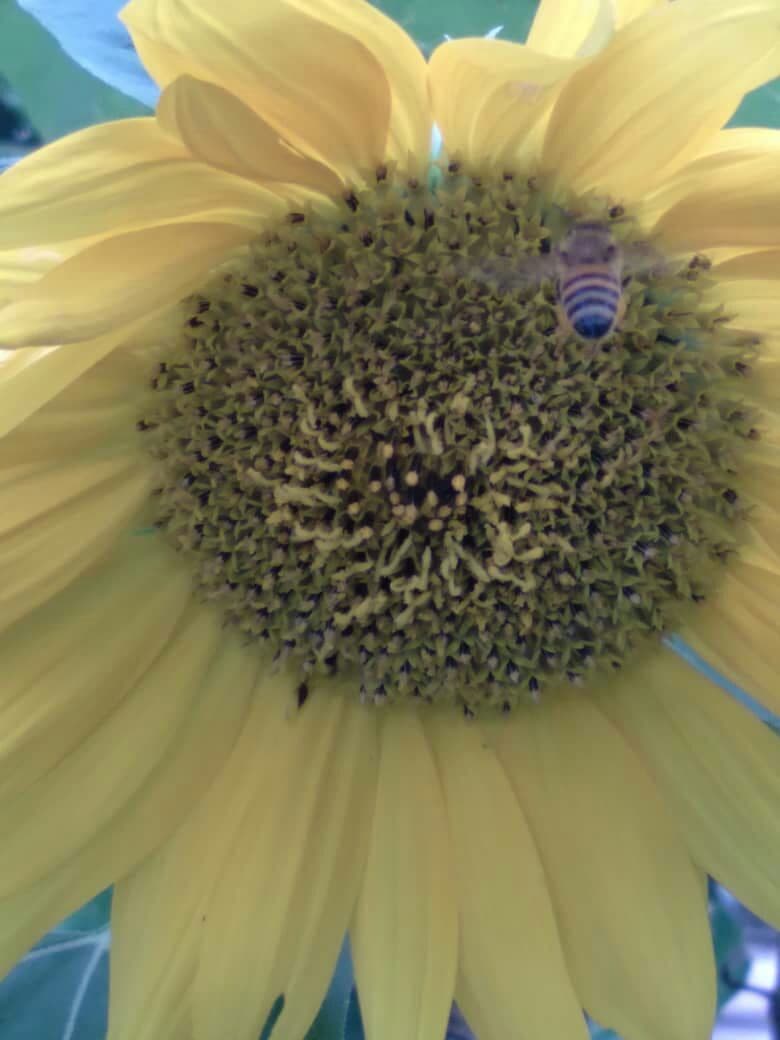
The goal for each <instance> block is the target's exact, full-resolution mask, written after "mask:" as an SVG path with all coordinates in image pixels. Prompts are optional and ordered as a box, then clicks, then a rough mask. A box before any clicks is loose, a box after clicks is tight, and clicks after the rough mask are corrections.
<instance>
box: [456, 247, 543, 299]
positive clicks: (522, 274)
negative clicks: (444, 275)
mask: <svg viewBox="0 0 780 1040" xmlns="http://www.w3.org/2000/svg"><path fill="white" fill-rule="evenodd" d="M456 268H457V271H458V274H459V275H460V276H461V277H462V278H476V279H477V281H480V282H486V283H487V284H489V285H495V286H496V287H497V288H498V290H499V291H500V292H508V291H509V290H511V289H519V288H522V287H523V286H526V285H538V283H539V282H543V281H544V280H545V278H550V279H554V278H555V258H554V257H553V256H552V254H551V253H543V254H540V255H539V256H526V257H522V258H521V259H517V258H516V257H511V256H506V257H501V256H497V257H491V258H489V259H484V258H483V259H479V258H474V259H469V258H468V257H462V258H461V259H460V261H459V262H458V264H457V265H456Z"/></svg>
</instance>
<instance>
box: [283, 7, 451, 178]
mask: <svg viewBox="0 0 780 1040" xmlns="http://www.w3.org/2000/svg"><path fill="white" fill-rule="evenodd" d="M293 3H294V5H295V7H297V8H298V9H299V10H301V11H305V12H306V13H307V14H309V15H312V16H313V17H314V18H317V19H319V20H320V21H322V22H327V23H328V25H330V26H333V27H335V28H336V29H340V30H341V31H342V32H348V33H350V34H351V35H352V36H354V37H355V38H356V39H358V40H360V41H361V43H363V44H364V45H365V46H366V47H368V49H369V51H371V53H372V54H373V55H374V57H375V58H376V59H377V61H378V62H379V63H380V65H381V66H382V69H383V70H384V73H385V76H386V77H387V82H388V84H389V86H390V90H391V93H392V105H391V109H390V123H389V126H388V130H387V142H386V146H385V147H386V152H387V156H388V158H390V159H393V160H395V161H396V162H398V164H399V166H400V167H401V169H409V171H410V172H412V173H417V175H418V176H421V175H424V174H425V172H426V168H427V163H428V155H429V151H430V142H431V112H430V107H429V103H428V84H427V77H428V73H427V68H426V64H425V59H424V58H423V56H422V54H421V52H420V48H419V47H418V46H417V44H416V43H415V42H414V40H413V39H412V38H411V37H410V36H409V35H407V33H405V32H404V31H403V29H402V28H401V27H400V25H398V24H397V23H396V22H394V21H393V19H392V18H388V16H387V15H385V14H383V13H382V12H381V11H379V10H377V8H376V7H375V6H374V5H373V4H372V3H366V2H365V0H352V2H351V3H349V4H344V3H343V0H293Z"/></svg>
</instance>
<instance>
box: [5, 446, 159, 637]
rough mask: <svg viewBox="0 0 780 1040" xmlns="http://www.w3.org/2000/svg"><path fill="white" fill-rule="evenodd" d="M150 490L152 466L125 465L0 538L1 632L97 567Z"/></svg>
mask: <svg viewBox="0 0 780 1040" xmlns="http://www.w3.org/2000/svg"><path fill="white" fill-rule="evenodd" d="M152 486H153V471H152V467H151V466H149V465H147V464H145V463H141V464H138V463H136V464H134V465H133V464H130V465H125V466H124V467H123V468H122V469H121V470H120V471H119V472H117V473H115V474H114V476H112V477H111V478H110V479H108V480H106V481H104V482H102V483H101V484H99V485H97V486H95V487H93V488H92V489H90V491H89V493H88V494H86V495H83V496H81V497H80V498H78V499H76V500H75V501H72V502H65V503H62V504H60V505H58V506H57V507H56V508H53V509H51V510H50V511H48V512H44V513H43V514H42V515H40V516H38V517H35V518H32V519H30V520H29V522H28V523H27V524H25V525H24V526H23V527H20V528H19V529H18V530H15V531H11V532H9V533H7V534H6V535H5V536H3V537H2V538H0V631H2V630H3V629H5V628H7V627H8V626H9V625H12V624H13V623H14V622H15V621H17V620H18V619H19V618H21V617H24V615H25V614H27V613H29V612H30V611H31V610H34V609H35V608H36V607H37V606H40V605H41V604H42V603H46V602H47V600H49V599H50V598H51V597H52V596H53V595H55V594H56V593H57V592H59V591H60V590H61V589H64V588H66V587H67V586H68V585H69V584H70V583H71V582H72V581H74V579H76V578H77V577H78V576H79V575H81V574H84V573H85V572H86V571H87V570H88V569H89V568H90V567H92V566H94V565H95V564H96V563H98V562H99V561H100V560H101V559H102V558H103V557H104V556H105V555H106V554H107V553H108V552H109V551H110V550H111V548H112V547H113V546H114V545H115V544H116V543H117V540H118V539H119V538H120V537H121V536H122V535H123V534H124V533H125V532H126V531H127V529H128V527H130V526H131V525H132V524H133V523H136V524H137V523H138V522H139V520H140V518H141V516H142V514H143V510H144V508H145V507H146V505H147V503H148V500H149V495H150V492H151V490H152Z"/></svg>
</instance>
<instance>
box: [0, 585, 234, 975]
mask: <svg viewBox="0 0 780 1040" xmlns="http://www.w3.org/2000/svg"><path fill="white" fill-rule="evenodd" d="M165 575H166V571H165V568H164V567H161V568H158V579H159V580H161V581H164V580H165ZM201 615H202V616H201ZM215 617H216V616H215V615H213V614H211V613H210V612H204V611H195V612H190V613H189V614H188V616H187V617H186V618H185V619H184V621H183V623H182V624H180V625H178V626H177V629H176V633H175V636H174V638H173V639H171V640H170V641H169V643H168V645H167V647H166V650H165V652H164V653H163V654H162V655H161V656H160V657H159V658H158V659H157V660H156V661H155V662H154V664H153V665H152V667H151V668H150V669H149V670H148V671H147V672H146V673H145V675H144V678H143V680H142V682H141V684H140V685H139V687H138V688H137V689H136V690H135V691H134V692H133V693H132V694H130V696H129V697H128V698H126V703H124V704H123V706H122V708H121V709H120V712H119V713H118V714H117V713H115V714H114V715H112V716H111V717H110V718H109V719H108V720H107V721H106V723H105V725H103V726H100V727H98V729H97V730H95V731H94V732H93V733H92V734H91V735H90V736H89V737H88V738H87V739H86V740H85V741H84V742H83V743H82V745H81V746H80V747H79V749H78V751H77V753H76V754H75V756H74V755H71V756H69V758H68V759H67V760H65V761H64V762H63V763H62V764H61V766H59V767H58V768H56V769H55V770H53V771H51V772H50V773H48V774H47V776H46V778H44V780H43V781H40V782H39V784H41V783H48V784H49V785H50V790H52V791H55V790H59V793H58V795H57V796H56V797H54V796H52V802H51V808H50V809H49V810H44V813H43V815H42V816H41V818H40V819H39V820H38V822H37V824H36V823H35V822H30V823H28V824H27V825H26V827H25V829H24V830H22V831H21V833H20V839H21V840H20V845H19V846H18V847H17V846H14V845H12V844H11V845H9V843H8V841H7V840H6V850H5V854H4V855H5V857H6V859H5V860H4V862H7V863H8V864H9V866H12V867H13V871H14V873H15V874H18V876H19V877H20V878H21V877H22V875H24V876H26V877H28V878H29V877H30V875H32V874H33V873H35V872H36V870H37V868H38V867H44V868H45V871H46V872H45V873H44V874H43V875H42V876H40V878H39V880H37V881H33V882H32V883H31V884H26V885H25V887H24V888H22V889H19V890H18V891H14V892H13V893H12V894H10V895H9V896H8V897H7V898H3V899H0V917H1V918H2V921H3V930H2V936H0V975H2V974H4V973H5V972H7V971H8V970H9V969H10V968H11V967H12V966H13V964H14V963H15V961H16V960H17V959H18V958H19V957H20V956H21V955H22V954H23V953H24V952H25V951H26V950H27V949H28V948H29V947H30V946H31V945H32V943H33V942H35V941H36V940H37V939H38V938H39V937H40V936H41V935H42V934H43V933H44V932H45V931H46V930H47V929H49V928H51V927H53V926H54V925H55V924H56V923H57V922H58V921H61V920H62V919H63V918H64V917H65V916H67V915H68V914H69V913H71V912H73V911H75V910H76V909H77V908H78V907H79V906H81V905H82V904H83V903H85V902H86V901H87V900H89V899H91V898H92V897H93V896H94V895H96V894H97V893H98V892H101V891H102V890H103V889H104V888H106V887H107V886H108V885H111V884H113V883H114V882H116V881H117V880H119V879H120V878H122V877H124V876H125V875H126V874H128V873H129V872H130V871H131V870H133V869H134V868H135V867H136V866H137V865H138V864H140V863H141V862H143V860H144V859H145V858H146V857H147V856H149V855H150V854H151V853H153V852H154V851H155V850H156V849H157V848H159V847H160V846H161V845H162V844H163V843H164V842H165V841H166V840H167V839H168V838H169V837H170V835H171V834H172V833H173V832H174V831H175V830H176V828H177V827H178V826H179V825H180V824H181V823H182V821H183V820H184V818H185V817H186V816H187V815H188V814H189V813H190V811H191V810H192V808H193V806H195V805H197V804H198V802H199V800H200V799H201V797H202V796H203V794H204V793H205V791H206V790H207V789H208V788H209V786H210V785H211V783H212V781H213V780H214V778H215V776H216V775H217V773H218V772H219V770H220V769H221V768H222V766H223V764H224V762H225V760H226V758H227V756H228V754H229V753H230V751H231V749H232V748H233V746H234V744H235V742H236V738H237V736H238V734H239V733H240V732H241V730H242V728H243V724H244V720H245V717H246V714H247V710H248V705H249V699H250V695H251V693H252V687H251V686H249V685H248V684H243V685H242V684H241V683H239V682H236V683H235V684H234V685H232V686H228V684H226V683H225V682H224V680H225V670H224V668H225V665H224V664H223V662H225V660H226V659H229V658H231V657H233V656H234V655H235V654H236V650H237V648H238V649H239V650H241V652H242V653H243V652H244V651H243V650H242V648H241V647H240V640H239V639H238V637H237V636H234V635H232V634H229V633H228V634H225V633H224V632H220V631H219V620H218V618H216V620H215ZM207 645H208V646H209V647H211V648H212V652H211V653H210V655H207V656H206V657H205V658H204V656H203V648H204V647H206V646H207ZM228 663H229V662H228ZM131 716H132V719H133V720H134V722H135V723H136V724H137V725H138V726H139V729H138V730H133V729H128V728H127V724H128V722H129V721H131ZM117 730H120V731H121V732H120V733H119V735H117ZM120 747H121V748H122V749H123V750H122V751H121V753H120V752H119V748H120ZM139 749H140V750H139ZM90 762H91V763H92V771H89V769H88V766H89V763H90ZM83 772H86V776H85V778H84V779H83V781H82V782H81V783H80V784H78V785H76V786H65V785H64V784H63V780H64V779H65V778H66V776H67V777H68V778H69V780H70V781H71V782H72V780H73V778H74V777H75V776H76V775H80V774H81V773H83ZM95 777H101V778H103V782H102V783H95ZM114 782H115V783H116V785H117V786H116V789H113V788H112V784H113V783H114ZM136 782H137V786H135V787H134V784H135V783H136ZM87 792H89V801H90V805H91V808H92V809H98V810H102V811H104V812H105V816H104V817H103V822H102V824H101V825H100V826H96V822H95V819H94V818H93V817H92V816H91V815H90V814H89V812H88V811H87V810H86V809H85V803H84V797H85V795H86V793H87ZM183 793H186V797H183ZM122 795H125V796H126V797H125V798H124V800H123V798H122ZM31 797H32V798H35V799H40V801H41V802H42V803H44V804H45V802H46V797H45V796H44V792H43V788H42V787H40V786H39V787H37V788H33V789H32V790H31ZM24 804H25V803H24V801H22V803H21V805H22V808H23V806H24ZM27 804H31V803H27ZM56 805H59V806H60V810H61V811H62V812H64V813H65V814H66V815H65V816H63V817H62V818H61V819H56V820H55V819H53V818H52V815H53V813H54V809H55V806H56ZM9 811H15V812H16V813H17V814H18V813H19V812H21V811H22V809H18V808H17V809H16V810H14V809H13V808H12V807H9ZM80 821H82V822H80ZM36 827H37V828H38V830H37V832H36ZM71 827H73V828H74V833H72V834H71V831H70V828H71ZM35 833H37V834H38V835H39V839H38V842H35V841H32V839H34V836H35ZM55 836H56V837H57V840H56V841H55V840H54V838H55ZM23 848H25V849H32V851H33V853H34V859H33V862H31V863H25V862H24V856H23V851H22V850H23ZM15 849H16V851H14V850H15ZM66 849H71V850H72V852H71V854H70V855H69V856H68V857H67V858H63V853H64V851H65V850H66ZM58 862H59V863H60V865H59V866H55V863H58ZM4 879H5V875H4ZM5 880H7V879H5Z"/></svg>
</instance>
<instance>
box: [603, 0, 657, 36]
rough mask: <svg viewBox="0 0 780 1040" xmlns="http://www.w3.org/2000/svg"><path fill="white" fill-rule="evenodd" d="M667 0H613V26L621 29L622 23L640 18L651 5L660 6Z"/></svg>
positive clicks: (626, 23) (625, 23)
mask: <svg viewBox="0 0 780 1040" xmlns="http://www.w3.org/2000/svg"><path fill="white" fill-rule="evenodd" d="M665 3H668V0H614V8H615V27H616V28H617V29H622V28H623V26H624V25H628V23H629V22H633V21H634V19H635V18H641V17H642V15H643V14H645V13H646V12H647V11H649V10H650V9H651V8H653V7H661V5H662V4H665Z"/></svg>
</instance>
